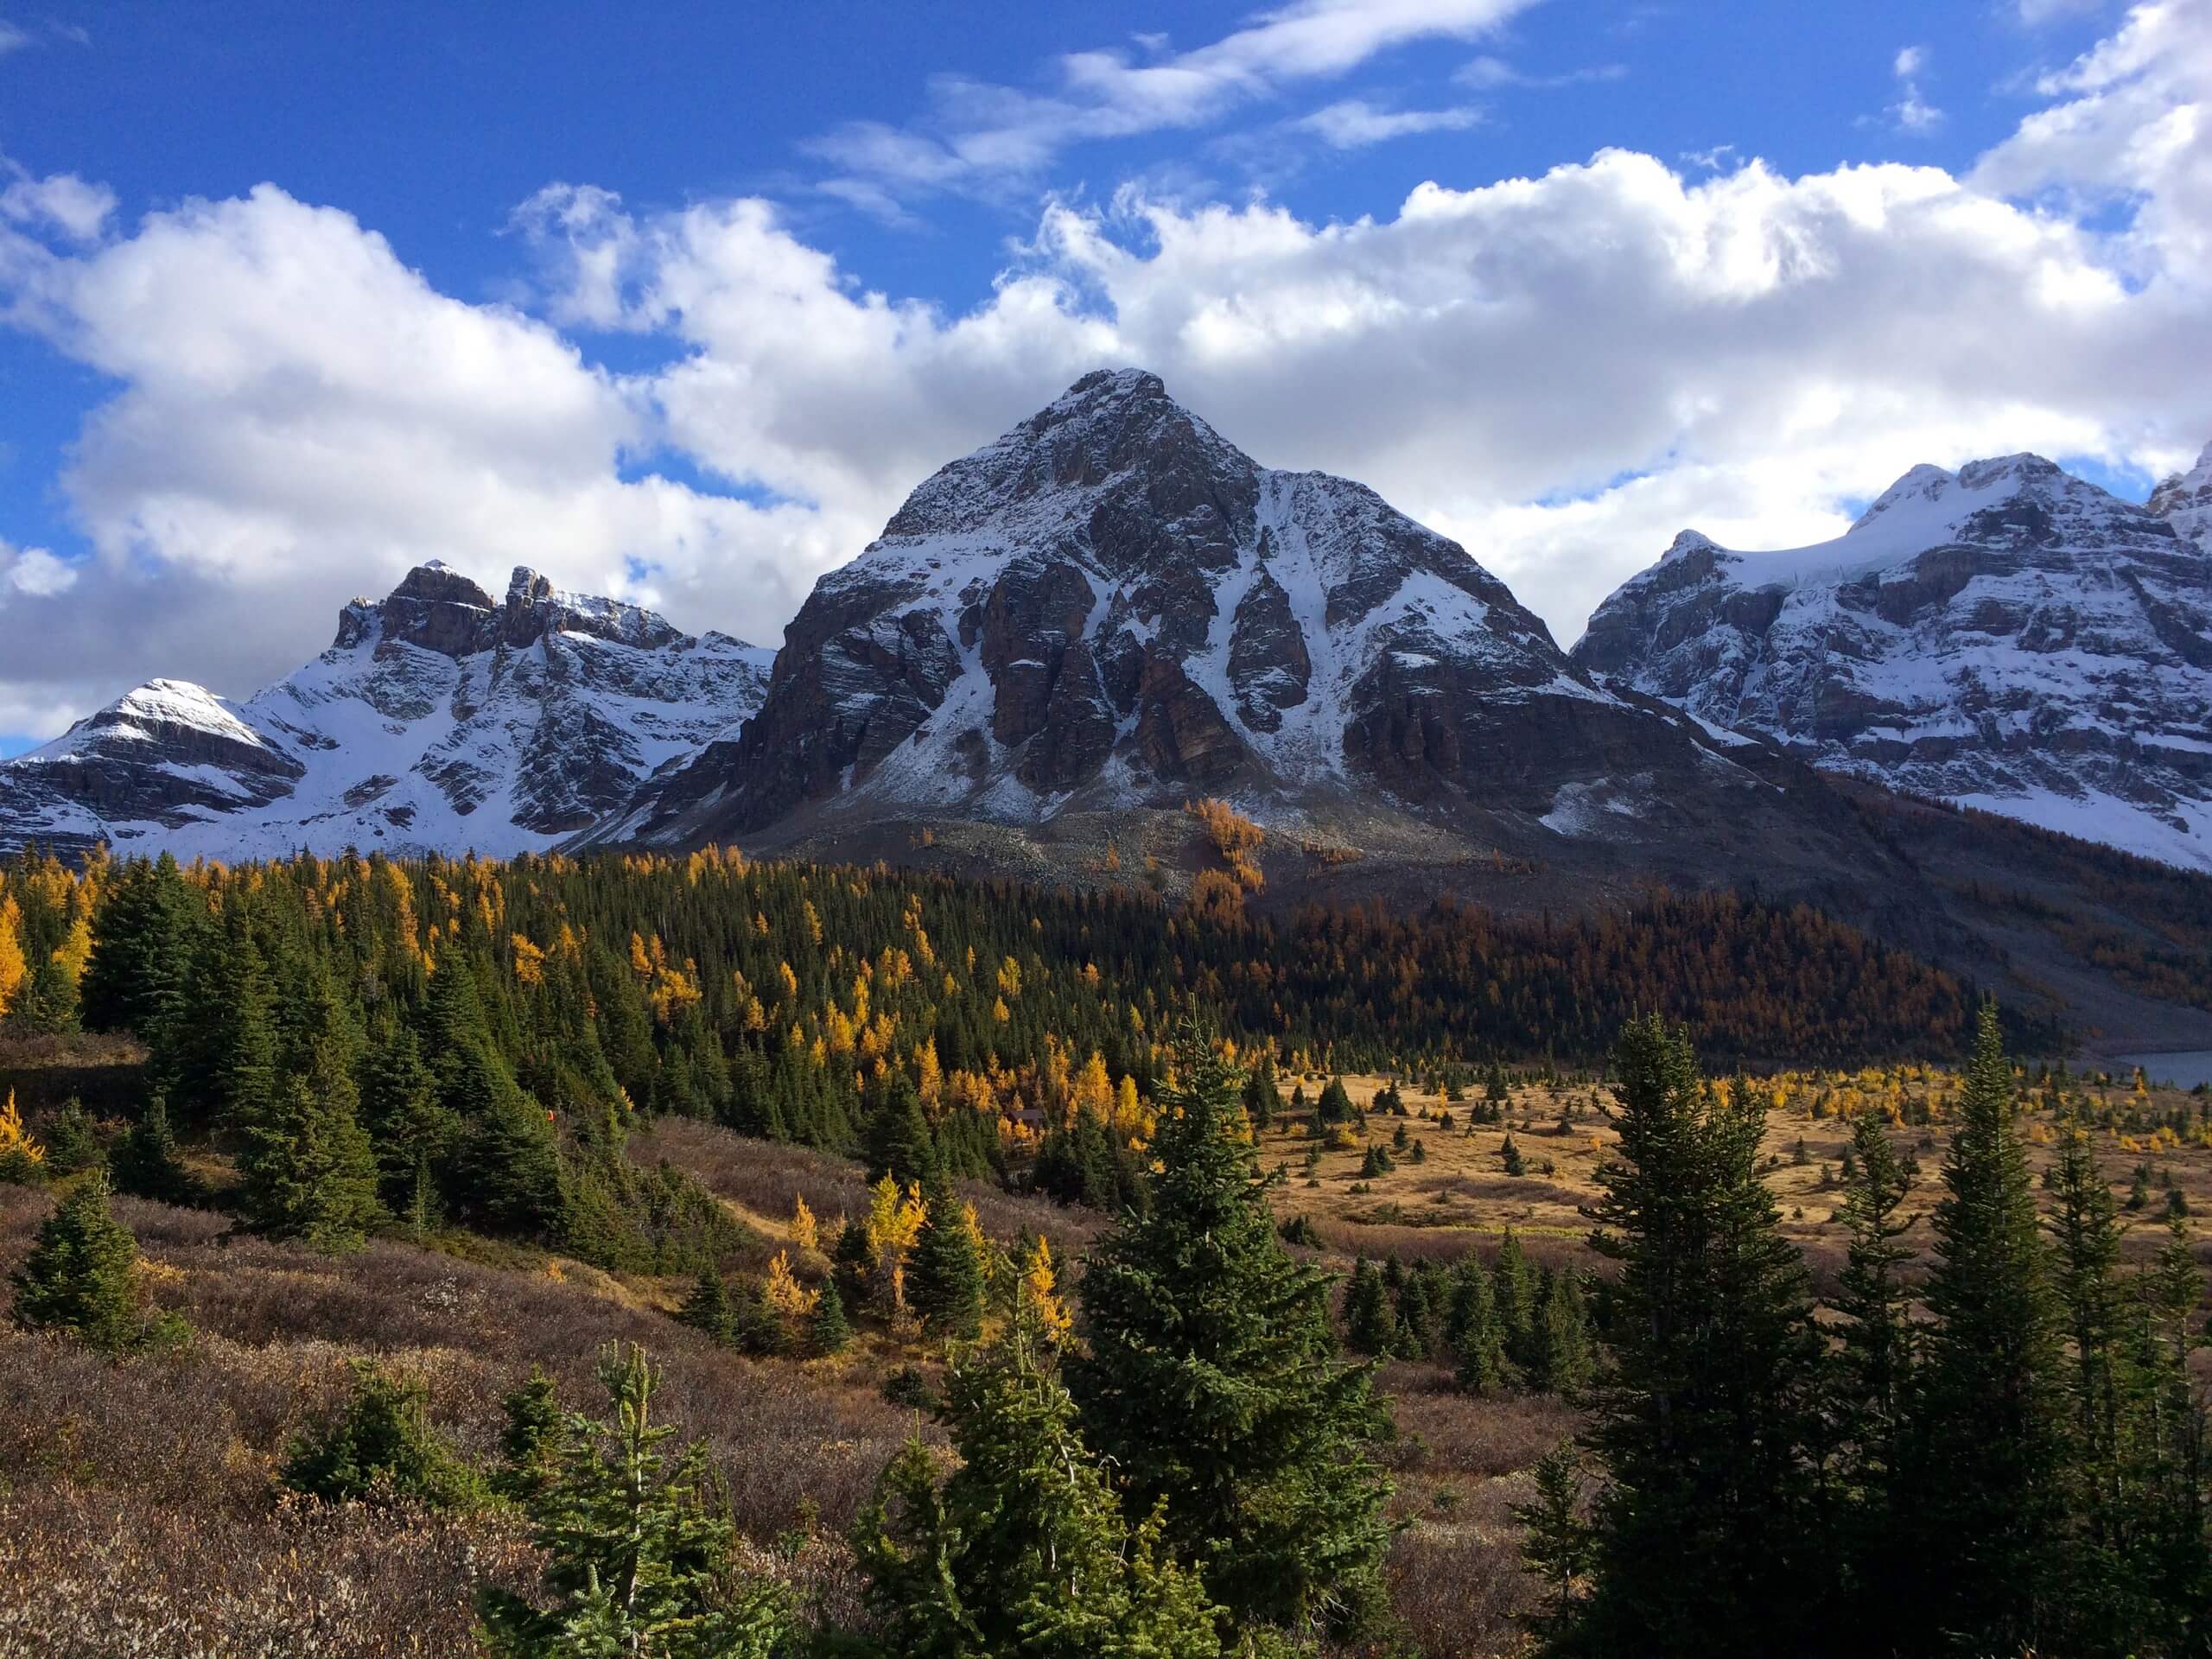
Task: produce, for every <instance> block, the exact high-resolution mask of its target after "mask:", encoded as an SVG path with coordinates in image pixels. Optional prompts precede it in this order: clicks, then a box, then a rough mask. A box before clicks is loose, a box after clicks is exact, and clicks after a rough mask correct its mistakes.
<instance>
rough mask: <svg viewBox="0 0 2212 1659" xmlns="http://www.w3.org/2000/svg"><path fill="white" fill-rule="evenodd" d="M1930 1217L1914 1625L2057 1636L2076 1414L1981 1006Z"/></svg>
mask: <svg viewBox="0 0 2212 1659" xmlns="http://www.w3.org/2000/svg"><path fill="white" fill-rule="evenodd" d="M1943 1187H1944V1192H1943V1197H1942V1198H1941V1199H1940V1200H1939V1201H1938V1202H1937V1204H1936V1210H1935V1233H1936V1261H1935V1264H1934V1267H1933V1268H1932V1269H1931V1271H1930V1272H1929V1278H1928V1282H1927V1285H1926V1287H1925V1290H1924V1292H1923V1299H1924V1300H1925V1301H1926V1303H1927V1306H1928V1311H1929V1326H1928V1332H1927V1336H1926V1341H1925V1344H1924V1347H1923V1353H1924V1356H1925V1357H1924V1360H1923V1363H1922V1365H1921V1367H1920V1371H1919V1385H1918V1387H1917V1388H1916V1390H1915V1395H1914V1400H1915V1405H1914V1412H1913V1424H1912V1430H1911V1436H1910V1440H1911V1444H1910V1452H1909V1458H1908V1464H1907V1474H1906V1480H1907V1484H1908V1487H1909V1489H1910V1491H1911V1492H1912V1493H1913V1495H1914V1503H1913V1506H1912V1525H1911V1533H1912V1536H1911V1539H1910V1543H1909V1546H1908V1547H1909V1548H1910V1551H1911V1553H1912V1559H1914V1560H1917V1561H1918V1562H1919V1563H1921V1565H1922V1568H1923V1570H1922V1571H1921V1573H1919V1574H1918V1575H1917V1577H1916V1581H1915V1582H1914V1583H1913V1585H1912V1586H1910V1589H1909V1591H1908V1594H1909V1595H1910V1598H1911V1599H1910V1601H1909V1602H1908V1603H1907V1604H1906V1605H1908V1606H1910V1608H1911V1610H1912V1616H1913V1618H1914V1621H1915V1624H1916V1626H1917V1627H1918V1628H1920V1629H1923V1630H1942V1631H1945V1632H1948V1633H1949V1638H1950V1640H1951V1641H1953V1642H1954V1643H1956V1644H1958V1645H1960V1646H1961V1647H1962V1648H1965V1649H1967V1650H1969V1651H1974V1652H1987V1653H2017V1652H2022V1651H2031V1650H2035V1649H2041V1648H2043V1647H2044V1646H2045V1645H2046V1643H2047V1642H2048V1641H2049V1639H2050V1637H2052V1636H2053V1635H2054V1634H2055V1633H2056V1629H2057V1626H2058V1623H2059V1615H2060V1612H2061V1608H2060V1605H2059V1604H2060V1602H2061V1600H2062V1599H2063V1595H2064V1593H2065V1592H2064V1586H2063V1582H2062V1579H2061V1575H2060V1574H2058V1573H2056V1572H2054V1571H2053V1570H2052V1564H2053V1563H2054V1562H2055V1561H2056V1560H2058V1559H2060V1557H2061V1555H2062V1554H2063V1548H2064V1535H2065V1531H2066V1514H2065V1502H2064V1491H2063V1481H2064V1477H2065V1468H2066V1443H2067V1411H2066V1398H2065V1387H2064V1383H2063V1371H2062V1367H2063V1350H2062V1347H2061V1343H2060V1338H2059V1320H2060V1309H2059V1307H2058V1305H2057V1303H2056V1299H2055V1298H2054V1297H2053V1295H2052V1294H2051V1288H2050V1251H2049V1250H2048V1249H2047V1248H2046V1247H2045V1245H2044V1240H2043V1238H2042V1237H2041V1236H2040V1233H2039V1231H2038V1226H2037V1216H2036V1201H2035V1192H2034V1188H2033V1185H2032V1184H2031V1178H2030V1176H2029V1173H2028V1164H2027V1154H2026V1151H2025V1149H2024V1147H2023V1146H2022V1144H2021V1140H2020V1135H2019V1130H2018V1126H2017V1125H2016V1124H2015V1123H2014V1122H2013V1116H2012V1066H2011V1065H2009V1064H2008V1063H2007V1061H2006V1060H2005V1050H2004V1042H2003V1039H2002V1036H2001V1034H2000V1033H1999V1027H1998V1022H1997V1010H1996V1007H1995V1006H1994V1005H1993V1004H1990V1003H1985V1004H1983V1006H1982V1008H1981V1011H1980V1017H1979V1020H1978V1026H1977V1033H1976V1038H1975V1044H1974V1059H1973V1062H1972V1064H1971V1065H1970V1066H1969V1067H1968V1069H1967V1076H1966V1083H1965V1087H1964V1089H1963V1090H1961V1096H1960V1101H1959V1126H1958V1128H1957V1131H1956V1132H1955V1134H1954V1135H1953V1136H1952V1137H1951V1148H1950V1153H1949V1155H1948V1157H1947V1158H1946V1159H1945V1160H1944V1164H1943Z"/></svg>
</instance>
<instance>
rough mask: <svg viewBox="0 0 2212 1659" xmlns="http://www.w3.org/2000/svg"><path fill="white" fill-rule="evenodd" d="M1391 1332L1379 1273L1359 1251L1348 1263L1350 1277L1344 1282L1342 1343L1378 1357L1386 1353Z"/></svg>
mask: <svg viewBox="0 0 2212 1659" xmlns="http://www.w3.org/2000/svg"><path fill="white" fill-rule="evenodd" d="M1395 1334H1396V1327H1395V1323H1394V1321H1393V1320H1392V1318H1391V1313H1390V1302H1389V1297H1388V1296H1387V1295H1386V1294H1385V1293H1384V1290H1383V1275H1382V1274H1381V1273H1380V1272H1379V1271H1377V1269H1376V1266H1375V1264H1374V1263H1373V1262H1370V1261H1369V1260H1368V1259H1367V1258H1366V1257H1365V1256H1361V1257H1360V1258H1359V1260H1358V1261H1357V1262H1354V1263H1353V1264H1352V1270H1351V1281H1349V1282H1348V1283H1347V1284H1346V1285H1345V1286H1344V1345H1345V1346H1346V1347H1347V1348H1350V1349H1351V1351H1353V1352H1354V1353H1356V1354H1370V1355H1374V1356H1376V1357H1378V1358H1379V1357H1383V1356H1386V1355H1388V1354H1389V1351H1390V1341H1391V1338H1392V1337H1393V1336H1394V1335H1395Z"/></svg>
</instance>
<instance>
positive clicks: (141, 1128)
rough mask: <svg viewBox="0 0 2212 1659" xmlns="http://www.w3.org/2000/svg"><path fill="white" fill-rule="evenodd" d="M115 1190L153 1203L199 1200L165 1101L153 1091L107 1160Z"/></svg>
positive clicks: (198, 1186)
mask: <svg viewBox="0 0 2212 1659" xmlns="http://www.w3.org/2000/svg"><path fill="white" fill-rule="evenodd" d="M108 1168H109V1173H110V1174H111V1176H112V1177H113V1179H114V1181H115V1190H116V1191H117V1192H123V1193H127V1194H129V1195H130V1197H131V1198H149V1199H151V1200H152V1201H153V1202H154V1203H156V1204H176V1205H190V1204H196V1203H198V1202H199V1200H200V1183H199V1181H198V1180H197V1179H194V1175H193V1173H192V1172H191V1171H190V1170H189V1169H188V1168H187V1167H186V1166H185V1162H184V1155H183V1154H182V1153H181V1151H180V1150H179V1149H178V1147H177V1143H176V1135H175V1133H174V1132H173V1131H172V1130H171V1129H170V1128H169V1109H168V1102H167V1101H165V1100H164V1099H162V1096H159V1095H156V1096H154V1097H153V1098H152V1099H151V1100H149V1101H148V1102H147V1103H146V1109H145V1111H144V1112H143V1114H142V1115H141V1116H139V1119H138V1121H137V1122H136V1123H133V1124H132V1125H131V1126H130V1128H128V1129H126V1130H125V1131H124V1135H123V1138H122V1139H121V1140H119V1141H117V1142H116V1143H115V1153H114V1155H113V1156H112V1157H111V1159H110V1160H108Z"/></svg>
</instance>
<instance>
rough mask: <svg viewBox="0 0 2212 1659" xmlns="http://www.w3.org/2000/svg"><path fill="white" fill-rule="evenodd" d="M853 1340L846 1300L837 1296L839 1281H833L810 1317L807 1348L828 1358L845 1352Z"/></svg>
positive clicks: (823, 1291) (824, 1287)
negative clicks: (846, 1311)
mask: <svg viewBox="0 0 2212 1659" xmlns="http://www.w3.org/2000/svg"><path fill="white" fill-rule="evenodd" d="M852 1339H853V1327H852V1325H851V1323H850V1322H849V1320H848V1319H846V1318H845V1299H844V1298H843V1297H842V1296H840V1295H839V1294H837V1281H836V1280H835V1279H832V1280H830V1281H829V1282H827V1283H826V1284H824V1285H823V1287H822V1294H821V1297H820V1298H819V1300H817V1301H816V1302H815V1304H814V1312H813V1313H812V1314H811V1315H810V1316H809V1317H808V1319H807V1325H806V1343H807V1346H808V1347H809V1348H810V1349H812V1350H813V1351H814V1352H815V1353H817V1354H818V1355H822V1356H823V1357H827V1356H829V1355H831V1354H841V1353H842V1352H844V1351H845V1348H846V1346H847V1344H849V1343H850V1342H851V1341H852Z"/></svg>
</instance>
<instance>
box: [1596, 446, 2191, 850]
mask: <svg viewBox="0 0 2212 1659" xmlns="http://www.w3.org/2000/svg"><path fill="white" fill-rule="evenodd" d="M1574 656H1575V658H1576V660H1577V661H1578V662H1579V663H1580V664H1582V665H1583V666H1584V667H1586V668H1587V669H1589V670H1591V671H1593V672H1595V673H1598V674H1600V675H1602V676H1605V677H1606V678H1607V680H1608V681H1609V682H1610V683H1617V684H1620V685H1624V686H1627V687H1632V688H1634V689H1635V690H1639V691H1643V692H1645V693H1647V694H1649V695H1650V696H1656V697H1661V698H1664V699H1666V700H1668V701H1669V702H1674V703H1676V704H1679V705H1680V706H1681V707H1682V708H1683V709H1688V711H1689V712H1691V713H1693V714H1694V715H1697V716H1698V717H1699V718H1700V719H1701V720H1704V721H1710V722H1712V723H1713V724H1714V725H1716V726H1720V727H1725V728H1731V729H1734V730H1740V731H1745V732H1749V733H1755V734H1759V735H1761V736H1764V737H1767V738H1770V739H1772V740H1774V741H1777V742H1779V743H1781V744H1783V745H1784V746H1785V747H1789V749H1790V750H1791V751H1792V752H1794V753H1798V754H1801V755H1802V756H1803V757H1804V758H1806V759H1807V760H1811V761H1812V762H1813V763H1814V764H1815V765H1817V766H1821V767H1824V768H1827V769H1829V770H1832V771H1834V772H1843V773H1847V774H1850V775H1853V776H1855V777H1859V778H1863V779H1867V780H1868V781H1870V782H1873V783H1877V784H1881V785H1886V786H1888V787H1891V788H1893V789H1900V790H1905V791H1911V792H1914V793H1916V794H1920V795H1926V796H1934V797H1939V798H1943V799H1947V800H1953V801H1958V802H1962V803H1965V804H1970V805H1974V806H1979V807H1982V808H1985V809H1986V810H1990V811H1993V812H1999V813H2002V814H2004V815H2005V816H2007V817H2018V818H2020V819H2023V820H2024V821H2025V822H2028V823H2037V824H2041V825H2044V826H2045V827H2047V828H2050V829H2061V830H2064V831H2066V832H2068V833H2069V834H2073V835H2076V836H2084V837H2086V838H2088V839H2090V840H2095V841H2102V842H2107V843H2109V844H2111V845H2113V846H2117V847H2121V848H2125V849H2130V850H2133V851H2136V852H2140V853H2143V854H2145V855H2149V856H2151V857H2154V858H2158V859H2162V860H2164V861H2167V862H2169V863H2173V864H2177V865H2182V866H2184V867H2189V868H2212V838H2208V837H2207V836H2206V835H2205V834H2204V831H2205V829H2206V827H2207V825H2208V823H2212V450H2208V451H2207V453H2206V455H2205V457H2204V458H2203V459H2202V460H2200V461H2199V462H2198V463H2197V465H2196V468H2195V469H2194V470H2193V471H2192V472H2190V473H2189V474H2184V475H2183V476H2179V477H2176V478H2172V479H2169V480H2166V481H2165V482H2164V484H2162V485H2160V486H2158V490H2157V491H2156V492H2154V493H2153V494H2152V498H2151V499H2150V501H2149V503H2148V504H2147V505H2136V504H2134V503H2133V502H2128V501H2122V500H2120V499H2118V498H2116V497H2114V496H2113V495H2111V494H2109V493H2107V492H2106V491H2104V490H2101V489H2100V488H2098V487H2097V486H2095V485H2094V484H2091V483H2088V482H2087V481H2086V480H2082V479H2079V478H2075V477H2074V476H2073V475H2071V474H2068V473H2066V472H2064V471H2063V470H2061V469H2060V468H2059V467H2056V466H2054V465H2052V464H2051V463H2050V461H2045V460H2044V459H2043V458H2042V457H2040V456H2037V455H2007V456H2003V457H2001V458H1999V459H1997V460H1993V461H1974V462H1971V463H1969V464H1968V465H1967V466H1965V467H1961V468H1960V470H1959V471H1958V472H1956V473H1951V472H1947V471H1945V470H1943V469H1942V468H1941V467H1914V468H1913V469H1912V470H1911V471H1910V472H1909V473H1907V474H1905V475H1904V477H1903V478H1901V479H1899V480H1897V483H1896V484H1895V485H1894V486H1891V488H1890V489H1889V490H1888V491H1886V492H1885V493H1884V494H1883V495H1882V496H1881V497H1879V498H1878V499H1877V500H1876V501H1875V502H1874V503H1873V505H1871V506H1870V507H1868V508H1867V510H1866V512H1865V513H1864V514H1863V515H1862V516H1861V517H1860V518H1859V520H1858V522H1857V523H1856V524H1853V526H1852V527H1851V529H1850V530H1849V531H1847V533H1846V534H1844V535H1842V536H1840V537H1837V538H1836V539H1835V540H1834V541H1832V542H1826V543H1820V544H1818V545H1815V546H1812V547H1804V548H1796V549H1791V550H1786V551H1781V552H1764V553H1745V552H1738V551H1735V550H1731V549H1727V548H1723V547H1721V546H1719V545H1718V544H1717V543H1713V541H1711V540H1709V539H1708V538H1707V537H1703V536H1700V535H1699V534H1698V533H1697V532H1696V531H1683V532H1682V534H1681V536H1679V537H1676V538H1675V543H1674V545H1673V546H1672V547H1670V548H1669V549H1668V550H1667V553H1666V556H1664V557H1663V558H1662V559H1661V560H1660V561H1659V563H1657V564H1656V565H1654V566H1652V567H1651V568H1650V569H1648V570H1645V571H1643V573H1641V574H1640V575H1637V576H1635V577H1633V578H1631V579H1630V581H1629V582H1626V583H1624V584H1623V586H1622V587H1621V588H1619V589H1618V590H1617V591H1616V592H1615V593H1614V594H1612V595H1611V597H1610V598H1609V599H1607V600H1606V601H1605V603H1604V604H1603V605H1601V606H1599V608H1598V610H1597V612H1596V613H1595V614H1593V615H1592V617H1591V619H1590V626H1589V630H1588V632H1586V634H1585V635H1584V636H1583V638H1582V639H1581V641H1580V643H1579V644H1578V645H1576V646H1575V648H1574Z"/></svg>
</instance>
